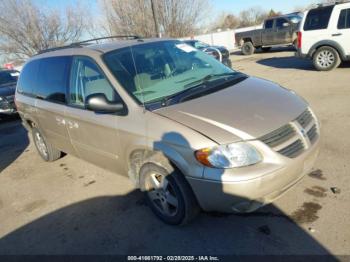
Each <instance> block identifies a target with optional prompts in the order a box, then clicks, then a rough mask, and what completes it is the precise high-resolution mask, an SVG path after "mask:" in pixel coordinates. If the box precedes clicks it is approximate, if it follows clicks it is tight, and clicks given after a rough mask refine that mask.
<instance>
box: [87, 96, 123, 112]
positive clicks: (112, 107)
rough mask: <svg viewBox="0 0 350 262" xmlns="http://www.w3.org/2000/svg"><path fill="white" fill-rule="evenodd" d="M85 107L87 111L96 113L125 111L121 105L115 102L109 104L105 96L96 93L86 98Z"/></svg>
mask: <svg viewBox="0 0 350 262" xmlns="http://www.w3.org/2000/svg"><path fill="white" fill-rule="evenodd" d="M85 107H86V109H88V110H91V111H94V112H97V113H118V112H122V111H124V109H125V106H124V104H123V103H120V102H115V103H111V102H109V101H108V100H107V98H106V96H105V94H102V93H97V94H92V95H89V96H87V97H86V100H85Z"/></svg>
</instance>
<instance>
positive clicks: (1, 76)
mask: <svg viewBox="0 0 350 262" xmlns="http://www.w3.org/2000/svg"><path fill="white" fill-rule="evenodd" d="M18 76H19V72H18V71H16V70H2V69H0V117H1V116H2V115H13V114H15V113H17V111H16V106H15V103H14V97H15V92H16V84H17V79H18Z"/></svg>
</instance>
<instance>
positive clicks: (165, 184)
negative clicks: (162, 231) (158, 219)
mask: <svg viewBox="0 0 350 262" xmlns="http://www.w3.org/2000/svg"><path fill="white" fill-rule="evenodd" d="M147 187H148V191H147V194H148V197H149V199H150V200H151V201H152V204H153V205H154V206H155V207H156V208H157V210H158V211H159V212H160V213H162V214H163V215H165V216H169V217H173V216H175V215H176V214H177V212H178V205H179V201H178V198H177V196H176V193H175V190H174V188H173V187H172V185H171V183H169V181H168V179H167V178H166V176H164V175H162V174H156V173H152V174H151V175H150V176H149V177H148V179H147Z"/></svg>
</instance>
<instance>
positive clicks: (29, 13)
mask: <svg viewBox="0 0 350 262" xmlns="http://www.w3.org/2000/svg"><path fill="white" fill-rule="evenodd" d="M0 4H1V9H0V54H2V55H5V56H11V57H13V58H17V59H21V58H25V57H30V56H32V55H34V54H36V53H37V52H38V51H40V50H43V49H47V48H50V47H56V46H60V45H64V44H67V43H70V42H72V41H77V40H78V39H80V37H81V36H82V34H83V32H84V25H85V23H84V17H85V16H84V15H83V11H84V13H85V12H86V10H84V9H83V8H79V6H74V7H73V6H70V7H67V9H66V10H65V12H64V14H62V13H61V12H60V11H59V10H58V9H51V10H44V9H43V8H42V7H40V6H38V5H36V4H35V3H34V1H33V0H0Z"/></svg>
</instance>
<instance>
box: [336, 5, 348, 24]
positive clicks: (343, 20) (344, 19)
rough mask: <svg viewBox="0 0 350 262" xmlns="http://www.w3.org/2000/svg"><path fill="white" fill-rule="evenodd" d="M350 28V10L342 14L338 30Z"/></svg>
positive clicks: (345, 10) (343, 11)
mask: <svg viewBox="0 0 350 262" xmlns="http://www.w3.org/2000/svg"><path fill="white" fill-rule="evenodd" d="M346 28H350V8H349V9H344V10H342V11H341V12H340V16H339V20H338V29H346Z"/></svg>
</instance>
